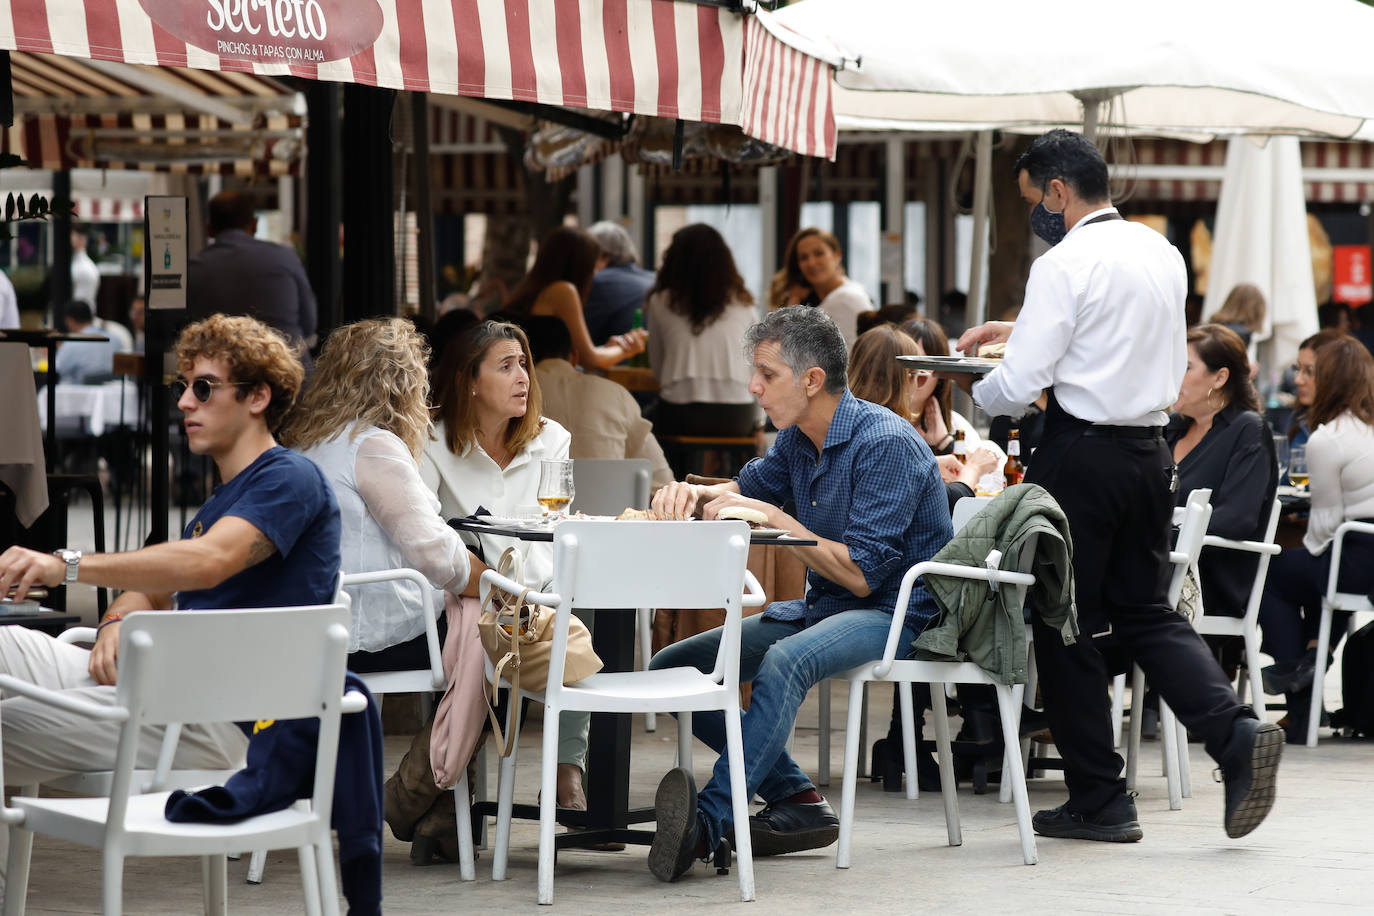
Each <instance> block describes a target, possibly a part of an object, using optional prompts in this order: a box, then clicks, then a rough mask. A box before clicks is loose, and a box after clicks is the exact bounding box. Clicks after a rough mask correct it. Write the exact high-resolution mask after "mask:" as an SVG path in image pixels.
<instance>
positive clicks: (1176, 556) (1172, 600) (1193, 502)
mask: <svg viewBox="0 0 1374 916" xmlns="http://www.w3.org/2000/svg"><path fill="white" fill-rule="evenodd" d="M1211 520H1212V491H1211V490H1194V491H1193V492H1191V493H1189V494H1188V503H1187V505H1186V506H1184V514H1183V524H1182V525H1180V526H1179V529H1178V539H1177V540H1176V541H1175V542H1174V549H1173V552H1172V553H1171V554H1170V557H1169V560H1170V562H1171V563H1173V564H1174V569H1173V575H1172V576H1171V577H1170V579H1169V595H1168V602H1169V607H1171V608H1176V607H1178V600H1179V598H1180V597H1181V596H1182V595H1183V580H1184V579H1185V578H1186V577H1187V575H1188V570H1189V569H1190V568H1192V567H1195V566H1197V558H1198V554H1200V553H1202V539H1203V538H1205V537H1206V536H1207V523H1208V522H1210V521H1211Z"/></svg>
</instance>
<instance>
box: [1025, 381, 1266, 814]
mask: <svg viewBox="0 0 1374 916" xmlns="http://www.w3.org/2000/svg"><path fill="white" fill-rule="evenodd" d="M1055 407H1057V405H1052V410H1051V414H1050V416H1049V418H1048V420H1047V424H1046V431H1045V437H1044V439H1042V440H1041V443H1040V446H1039V448H1038V449H1036V453H1035V462H1034V463H1033V464H1032V466H1031V470H1030V472H1029V473H1028V474H1027V475H1026V481H1027V482H1028V483H1036V484H1039V485H1040V486H1042V487H1044V488H1045V489H1046V490H1048V491H1049V492H1050V494H1051V495H1052V496H1054V498H1055V499H1056V500H1058V502H1059V505H1060V506H1061V507H1063V509H1064V514H1065V515H1066V516H1067V517H1068V520H1069V532H1070V534H1071V536H1072V538H1073V547H1074V557H1073V566H1074V577H1075V587H1076V595H1077V604H1078V615H1079V627H1080V631H1081V632H1080V635H1079V638H1078V641H1077V642H1076V643H1075V644H1073V645H1071V646H1066V645H1064V642H1063V639H1062V637H1061V636H1060V634H1059V633H1058V632H1057V631H1055V630H1052V629H1050V628H1049V627H1046V626H1045V625H1044V624H1043V623H1041V622H1040V621H1039V620H1038V618H1037V619H1036V621H1035V629H1034V634H1035V657H1036V661H1037V663H1038V665H1039V672H1040V689H1041V693H1042V695H1043V697H1044V701H1045V715H1046V718H1047V719H1048V721H1049V726H1050V731H1051V732H1052V733H1053V734H1054V740H1055V745H1056V746H1057V747H1058V749H1059V753H1060V754H1061V755H1062V756H1063V758H1064V781H1065V782H1066V783H1067V784H1068V787H1069V808H1070V809H1071V810H1073V811H1076V812H1079V813H1082V814H1092V813H1094V812H1096V811H1098V810H1099V809H1101V808H1102V807H1103V806H1104V805H1106V804H1108V803H1109V802H1111V801H1112V800H1113V799H1115V798H1117V797H1118V796H1120V795H1121V794H1122V793H1123V792H1124V791H1125V789H1126V781H1125V779H1124V778H1123V776H1122V774H1121V768H1122V763H1123V761H1122V759H1121V756H1120V755H1119V754H1117V753H1116V750H1115V749H1114V748H1113V746H1112V723H1111V706H1110V703H1109V702H1108V699H1107V684H1108V679H1109V672H1108V666H1107V663H1106V661H1104V658H1103V655H1102V652H1101V651H1100V647H1099V645H1098V644H1097V640H1094V639H1093V635H1094V634H1098V633H1101V632H1102V631H1104V630H1105V629H1106V628H1107V626H1108V625H1110V627H1111V634H1112V635H1111V637H1110V640H1111V641H1112V642H1113V643H1115V644H1116V645H1118V646H1120V647H1121V648H1122V649H1123V650H1124V652H1125V653H1126V654H1127V655H1128V656H1129V657H1130V658H1131V659H1132V660H1133V661H1135V662H1136V663H1137V664H1139V665H1140V667H1141V668H1142V669H1143V670H1144V672H1145V678H1146V681H1147V682H1148V683H1149V684H1150V685H1151V687H1153V688H1154V689H1155V690H1157V691H1158V692H1159V693H1160V695H1162V696H1163V697H1164V699H1165V700H1166V701H1167V702H1168V703H1169V705H1170V706H1171V707H1172V708H1173V710H1174V712H1175V713H1176V714H1177V715H1178V717H1179V719H1180V720H1181V721H1182V722H1183V724H1184V725H1186V726H1187V727H1188V728H1189V730H1191V731H1193V732H1194V733H1196V734H1201V735H1203V736H1205V738H1206V742H1207V752H1208V753H1209V754H1211V755H1212V757H1213V758H1219V757H1220V756H1221V754H1222V753H1223V751H1224V750H1225V747H1226V744H1227V741H1228V740H1229V738H1230V735H1231V729H1232V726H1233V724H1234V721H1235V719H1236V717H1238V716H1241V715H1246V716H1252V717H1253V715H1254V713H1253V712H1251V711H1250V710H1249V707H1247V706H1244V705H1243V704H1242V703H1241V702H1240V700H1239V699H1238V698H1237V697H1236V694H1235V691H1233V690H1232V689H1231V685H1230V683H1229V682H1228V681H1227V679H1226V676H1225V675H1224V674H1223V673H1222V670H1221V668H1220V666H1219V665H1218V664H1217V662H1216V659H1215V658H1213V657H1212V654H1211V653H1210V652H1209V651H1208V649H1207V646H1206V644H1205V643H1203V641H1202V638H1201V637H1200V636H1198V634H1197V631H1195V630H1194V629H1193V627H1192V625H1191V624H1190V623H1189V622H1188V621H1187V620H1185V619H1184V618H1183V617H1181V616H1179V615H1178V614H1175V613H1173V612H1172V611H1171V610H1169V608H1168V606H1167V604H1166V598H1167V593H1168V582H1169V575H1170V570H1171V567H1170V565H1169V562H1168V557H1169V554H1168V551H1169V528H1170V516H1171V515H1172V513H1173V506H1174V500H1173V494H1172V493H1171V492H1170V478H1171V476H1172V474H1173V465H1174V462H1173V457H1172V456H1171V455H1170V453H1169V449H1168V446H1167V445H1165V443H1164V440H1163V439H1134V438H1099V437H1088V436H1084V435H1083V432H1084V430H1085V429H1086V428H1087V425H1086V424H1084V423H1082V422H1081V421H1078V420H1076V419H1074V418H1072V417H1069V416H1068V415H1067V414H1064V413H1063V411H1062V410H1056V409H1054V408H1055Z"/></svg>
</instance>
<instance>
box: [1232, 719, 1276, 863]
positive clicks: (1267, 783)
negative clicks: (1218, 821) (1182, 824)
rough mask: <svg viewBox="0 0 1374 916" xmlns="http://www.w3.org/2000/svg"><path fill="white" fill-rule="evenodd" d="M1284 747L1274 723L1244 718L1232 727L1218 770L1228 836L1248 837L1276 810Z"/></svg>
mask: <svg viewBox="0 0 1374 916" xmlns="http://www.w3.org/2000/svg"><path fill="white" fill-rule="evenodd" d="M1283 745H1284V735H1283V729H1281V728H1279V727H1278V726H1277V725H1275V724H1273V723H1272V722H1265V723H1261V722H1260V721H1259V720H1258V719H1251V718H1249V717H1248V716H1243V717H1241V718H1239V719H1237V720H1236V722H1235V725H1233V726H1232V727H1231V741H1230V742H1229V743H1228V744H1227V745H1226V751H1225V754H1224V757H1223V759H1222V760H1221V761H1220V763H1221V765H1220V766H1219V767H1217V775H1218V781H1221V782H1224V783H1225V784H1226V810H1225V823H1226V835H1227V836H1229V837H1242V836H1245V835H1246V834H1247V833H1249V832H1250V831H1252V830H1254V829H1255V828H1256V827H1258V826H1259V825H1260V823H1261V822H1262V821H1263V820H1264V818H1265V816H1266V815H1268V814H1269V809H1270V808H1272V807H1274V783H1275V782H1276V781H1277V779H1278V775H1279V759H1280V758H1281V757H1283Z"/></svg>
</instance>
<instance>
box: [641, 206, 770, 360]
mask: <svg viewBox="0 0 1374 916" xmlns="http://www.w3.org/2000/svg"><path fill="white" fill-rule="evenodd" d="M657 292H665V293H667V294H668V308H670V309H672V310H673V311H674V312H676V313H677V314H679V315H681V316H682V317H684V318H686V319H687V320H688V321H690V322H691V324H692V333H693V334H700V333H701V332H702V331H704V330H705V329H706V328H708V327H710V326H711V325H713V324H715V323H716V319H717V318H719V317H720V316H721V315H723V314H724V313H725V309H726V307H727V306H729V305H730V304H731V303H736V302H738V303H744V304H746V305H753V303H754V297H753V296H751V295H750V294H749V291H748V290H747V289H745V288H744V280H743V278H741V277H740V275H739V271H738V270H736V269H735V259H734V257H733V256H732V255H731V254H730V246H729V245H727V244H725V239H723V238H721V235H720V233H719V232H717V231H716V230H715V229H712V228H711V227H710V226H708V225H706V224H705V223H693V224H692V225H690V226H684V227H683V228H681V229H679V230H678V231H677V232H675V233H673V241H672V242H671V243H670V244H669V245H668V250H667V251H666V252H664V254H663V266H662V267H660V268H659V269H658V279H656V280H655V281H654V286H653V289H651V290H649V295H653V294H654V293H657Z"/></svg>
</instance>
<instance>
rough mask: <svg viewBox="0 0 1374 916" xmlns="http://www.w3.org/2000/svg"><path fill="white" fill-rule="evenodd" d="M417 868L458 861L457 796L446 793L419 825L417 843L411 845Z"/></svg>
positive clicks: (413, 860)
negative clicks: (455, 802) (418, 866)
mask: <svg viewBox="0 0 1374 916" xmlns="http://www.w3.org/2000/svg"><path fill="white" fill-rule="evenodd" d="M410 861H411V864H413V865H433V864H434V863H435V862H457V861H458V809H457V806H456V805H454V803H453V793H452V792H451V791H445V792H444V793H443V794H442V795H440V796H439V797H438V798H437V799H435V800H434V804H433V805H431V806H430V809H429V810H428V811H426V812H425V815H424V817H422V818H420V820H419V822H418V823H417V824H416V825H415V841H414V842H413V843H411V844H410Z"/></svg>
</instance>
